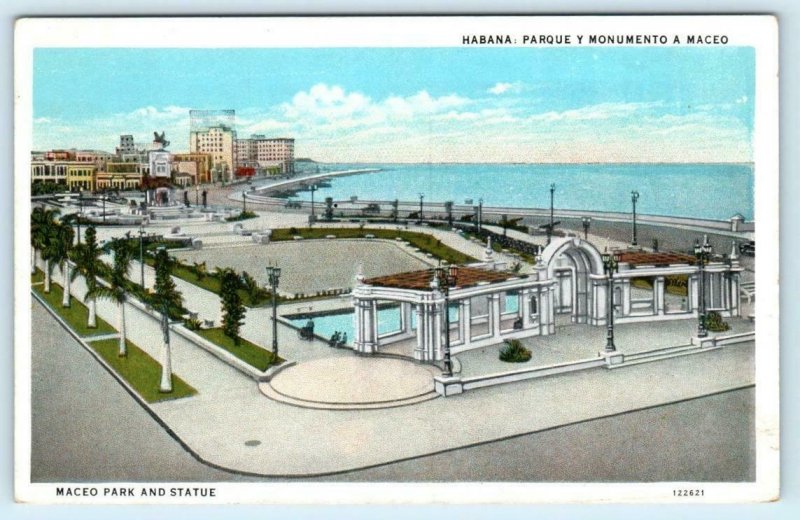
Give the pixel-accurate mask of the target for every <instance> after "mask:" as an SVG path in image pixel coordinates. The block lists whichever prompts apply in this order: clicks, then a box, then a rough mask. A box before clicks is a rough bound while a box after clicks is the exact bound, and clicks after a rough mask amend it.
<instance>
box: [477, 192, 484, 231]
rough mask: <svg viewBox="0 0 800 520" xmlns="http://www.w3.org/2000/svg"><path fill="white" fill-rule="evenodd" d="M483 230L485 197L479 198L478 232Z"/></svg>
mask: <svg viewBox="0 0 800 520" xmlns="http://www.w3.org/2000/svg"><path fill="white" fill-rule="evenodd" d="M481 231H483V198H480V199H478V233H480V232H481Z"/></svg>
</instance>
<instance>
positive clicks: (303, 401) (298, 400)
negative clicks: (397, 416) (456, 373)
mask: <svg viewBox="0 0 800 520" xmlns="http://www.w3.org/2000/svg"><path fill="white" fill-rule="evenodd" d="M437 373H439V371H438V370H437V369H436V368H435V367H433V366H430V365H423V364H418V363H414V362H412V361H407V360H402V359H394V358H384V357H361V356H356V355H353V356H342V357H330V358H323V359H316V360H313V361H308V362H305V363H300V364H298V365H295V366H292V367H289V368H286V369H285V370H283V371H281V372H279V373H278V374H277V375H276V376H275V377H274V378H272V380H271V381H270V382H269V383H264V384H262V385H261V390H262V392H264V393H265V394H266V395H267V396H269V397H271V398H273V399H276V400H279V401H284V402H287V403H289V404H296V405H298V406H304V405H305V406H309V407H312V408H324V407H331V408H348V409H352V408H361V407H367V408H382V407H393V406H400V405H403V404H411V403H413V402H418V401H419V400H426V399H427V398H432V397H435V396H436V394H434V393H433V376H434V375H435V374H437Z"/></svg>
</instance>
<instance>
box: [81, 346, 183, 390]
mask: <svg viewBox="0 0 800 520" xmlns="http://www.w3.org/2000/svg"><path fill="white" fill-rule="evenodd" d="M88 343H89V346H90V347H91V348H92V349H93V350H94V351H95V352H97V353H98V354H100V356H101V357H102V358H103V359H104V360H105V361H106V363H108V364H109V365H111V367H112V368H114V370H115V371H116V372H117V374H119V375H120V377H122V379H124V380H125V381H127V383H128V384H129V385H131V386H132V387H133V389H134V390H136V392H137V393H138V394H139V395H140V396H142V398H143V399H144V400H145V401H147V402H148V403H157V402H159V401H167V400H170V399H180V398H181V397H189V396H190V395H194V394H196V393H197V390H195V389H194V388H192V387H191V386H190V385H189V384H188V383H187V382H186V381H184V380H183V379H181V378H180V377H178V376H176V375H175V374H172V392H170V393H161V392H159V390H158V387H159V385H160V384H161V364H160V363H159V362H158V361H156V360H155V359H153V358H152V357H150V355H149V354H147V352H145V351H143V350H142V349H140V348H139V347H137V346H136V345H134V344H133V343H131V342H130V341H126V344H127V345H128V355H127V356H126V357H119V355H117V353H118V352H119V340H118V339H104V340H101V341H92V342H88Z"/></svg>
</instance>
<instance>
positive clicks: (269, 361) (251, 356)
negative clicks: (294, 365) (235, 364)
mask: <svg viewBox="0 0 800 520" xmlns="http://www.w3.org/2000/svg"><path fill="white" fill-rule="evenodd" d="M195 332H196V333H197V334H199V335H201V336H203V337H204V338H205V339H207V340H208V341H210V342H211V343H214V344H215V345H217V346H219V347H221V348H223V349H225V350H227V351H228V352H230V353H231V354H233V355H234V356H236V357H237V358H239V359H241V360H242V361H244V362H245V363H247V364H248V365H250V366H252V367H255V368H257V369H258V370H260V371H262V372H263V371H264V370H266V369H267V367H269V366H270V365H276V364H278V363H280V362H282V361H283V359H281V358H280V357H278V358H277V359H275V358H273V357H272V352H270V351H269V350H265V349H263V348H261V347H259V346H258V345H256V344H255V343H252V342H250V341H247V340H246V339H244V338H239V344H238V345H235V344H234V343H233V339H231V338H229V337H228V336H226V335H225V333H224V332H222V328H220V327H217V328H213V329H200V330H198V331H195Z"/></svg>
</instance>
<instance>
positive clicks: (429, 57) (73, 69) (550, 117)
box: [33, 47, 755, 162]
mask: <svg viewBox="0 0 800 520" xmlns="http://www.w3.org/2000/svg"><path fill="white" fill-rule="evenodd" d="M754 59H755V58H754V51H753V49H751V48H737V47H733V48H725V47H713V48H698V47H691V48H690V47H658V48H655V47H654V48H648V47H615V48H603V47H574V48H563V47H562V48H514V47H503V48H443V49H232V50H219V49H37V50H36V52H35V57H34V88H33V93H34V106H33V111H34V129H33V142H34V147H35V148H36V149H47V148H52V147H79V148H99V149H105V150H113V148H114V146H116V144H117V143H118V136H119V134H127V133H132V134H134V135H135V138H136V139H137V140H140V141H149V140H150V139H151V138H152V132H153V131H155V130H158V131H162V130H163V131H166V132H167V137H168V138H169V139H170V140H171V141H172V146H171V149H173V150H176V151H177V150H185V149H186V148H187V147H188V110H189V109H190V108H202V109H222V108H233V109H235V110H236V112H237V128H238V131H239V135H240V136H248V135H249V134H250V133H263V134H267V135H271V136H292V137H295V138H296V139H297V144H296V148H297V155H298V156H310V157H312V158H315V159H318V160H324V161H342V162H348V161H467V162H472V161H501V162H502V161H519V162H583V161H599V162H624V161H660V162H670V161H681V162H683V161H720V162H722V161H750V160H752V143H751V141H752V131H753V98H754V88H755V84H754Z"/></svg>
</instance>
